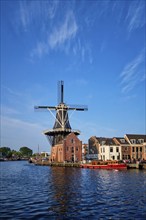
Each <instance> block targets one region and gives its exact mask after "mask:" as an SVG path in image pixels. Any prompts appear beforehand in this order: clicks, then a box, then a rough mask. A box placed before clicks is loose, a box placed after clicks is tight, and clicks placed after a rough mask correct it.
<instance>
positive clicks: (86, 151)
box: [82, 143, 88, 160]
mask: <svg viewBox="0 0 146 220" xmlns="http://www.w3.org/2000/svg"><path fill="white" fill-rule="evenodd" d="M87 154H88V144H85V143H84V144H82V160H85V159H86V157H87Z"/></svg>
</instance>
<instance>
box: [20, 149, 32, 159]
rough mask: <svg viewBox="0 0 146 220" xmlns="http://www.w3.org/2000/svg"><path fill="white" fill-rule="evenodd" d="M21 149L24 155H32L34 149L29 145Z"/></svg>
mask: <svg viewBox="0 0 146 220" xmlns="http://www.w3.org/2000/svg"><path fill="white" fill-rule="evenodd" d="M19 151H20V153H21V154H22V155H23V156H27V157H30V156H32V150H31V149H30V148H28V147H21V148H20V149H19Z"/></svg>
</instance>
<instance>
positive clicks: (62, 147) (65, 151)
mask: <svg viewBox="0 0 146 220" xmlns="http://www.w3.org/2000/svg"><path fill="white" fill-rule="evenodd" d="M81 160H82V141H80V140H79V138H78V137H77V135H76V134H74V133H73V132H72V133H70V134H68V135H67V136H66V137H65V139H64V140H62V141H61V142H60V143H59V144H56V145H54V146H52V151H51V161H52V162H65V161H67V162H79V161H81Z"/></svg>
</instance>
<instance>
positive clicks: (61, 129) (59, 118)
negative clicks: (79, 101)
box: [34, 81, 88, 146]
mask: <svg viewBox="0 0 146 220" xmlns="http://www.w3.org/2000/svg"><path fill="white" fill-rule="evenodd" d="M34 108H35V110H48V111H49V112H50V113H51V115H52V116H53V117H54V118H55V124H54V126H53V129H48V130H45V131H44V132H43V133H44V134H45V135H46V136H47V138H48V140H49V142H50V144H51V146H54V145H56V144H59V143H61V141H62V140H63V139H64V138H65V137H66V136H67V135H68V134H69V133H71V132H74V133H75V134H76V135H79V134H80V131H79V130H72V128H71V126H70V122H69V116H68V111H70V110H72V111H86V110H88V108H87V106H75V105H66V104H65V103H64V82H63V81H59V82H58V105H57V106H35V107H34ZM53 111H56V116H55V115H54V114H53Z"/></svg>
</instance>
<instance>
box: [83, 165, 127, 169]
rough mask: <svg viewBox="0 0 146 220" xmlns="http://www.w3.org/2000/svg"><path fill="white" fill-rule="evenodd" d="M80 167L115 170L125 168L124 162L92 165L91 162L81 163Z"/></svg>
mask: <svg viewBox="0 0 146 220" xmlns="http://www.w3.org/2000/svg"><path fill="white" fill-rule="evenodd" d="M80 167H81V168H88V169H107V170H111V169H115V170H123V169H127V165H126V164H107V165H92V164H82V165H81V166H80Z"/></svg>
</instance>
